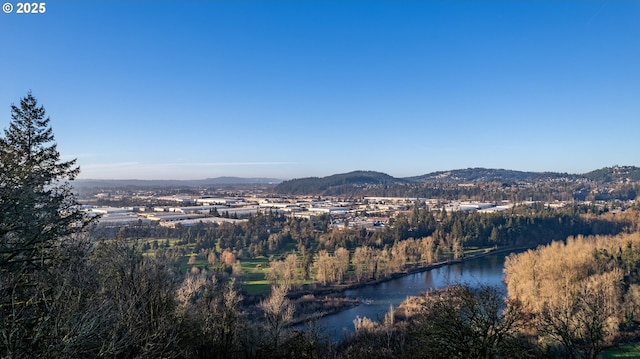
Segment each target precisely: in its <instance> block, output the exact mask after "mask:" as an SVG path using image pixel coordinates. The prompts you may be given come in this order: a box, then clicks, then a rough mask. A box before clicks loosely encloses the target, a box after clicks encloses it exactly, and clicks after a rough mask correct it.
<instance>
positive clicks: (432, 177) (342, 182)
mask: <svg viewBox="0 0 640 359" xmlns="http://www.w3.org/2000/svg"><path fill="white" fill-rule="evenodd" d="M558 179H567V180H570V181H575V180H580V179H583V180H586V181H593V182H598V183H613V182H640V167H636V166H617V165H616V166H612V167H604V168H600V169H597V170H593V171H590V172H587V173H584V174H569V173H561V172H527V171H516V170H505V169H492V168H466V169H457V170H450V171H437V172H431V173H427V174H424V175H420V176H413V177H405V178H398V177H393V176H390V175H388V174H386V173H383V172H377V171H352V172H348V173H341V174H334V175H330V176H326V177H305V178H297V179H291V180H285V181H283V180H281V179H276V178H242V177H217V178H207V179H201V180H135V179H130V180H102V179H78V180H75V181H74V186H75V187H78V188H96V187H97V188H117V187H131V186H133V187H169V186H174V187H202V186H214V185H251V184H262V185H276V186H275V192H276V193H280V194H309V195H317V194H329V195H333V194H344V193H349V192H350V191H352V190H353V189H358V188H365V187H367V186H379V185H406V184H412V183H414V184H419V183H453V184H455V183H473V182H496V181H502V182H535V181H544V180H558Z"/></svg>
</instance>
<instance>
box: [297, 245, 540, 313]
mask: <svg viewBox="0 0 640 359" xmlns="http://www.w3.org/2000/svg"><path fill="white" fill-rule="evenodd" d="M526 249H528V248H527V247H508V248H506V247H505V248H495V249H488V250H484V251H483V252H481V253H477V254H472V255H467V256H465V257H464V258H460V259H457V260H453V259H450V260H445V261H439V262H436V263H430V264H428V265H421V266H414V267H411V268H407V269H405V270H404V271H402V272H397V273H393V274H392V275H389V276H387V277H384V278H378V279H375V280H370V281H366V282H360V283H345V284H339V285H331V286H326V287H318V286H317V285H307V286H305V287H302V288H301V289H298V290H295V291H292V292H290V293H289V294H288V297H289V299H291V301H292V303H293V304H294V305H295V307H296V314H295V319H294V320H293V321H292V325H296V324H301V323H304V322H306V321H308V320H317V319H320V318H323V317H325V316H329V315H334V314H337V313H340V312H342V311H346V310H349V309H351V308H353V307H356V306H359V305H360V304H361V301H360V300H359V299H355V298H348V297H346V296H345V295H344V292H345V291H349V290H357V289H362V288H366V287H370V286H375V285H378V284H381V283H385V282H389V281H393V280H398V279H401V278H402V277H406V276H409V275H412V274H417V273H421V272H426V271H430V270H435V269H438V268H441V267H444V266H450V265H456V264H460V263H464V262H468V261H472V260H477V259H481V258H485V257H488V256H492V255H496V254H500V253H514V252H520V251H523V250H526ZM416 294H417V293H416Z"/></svg>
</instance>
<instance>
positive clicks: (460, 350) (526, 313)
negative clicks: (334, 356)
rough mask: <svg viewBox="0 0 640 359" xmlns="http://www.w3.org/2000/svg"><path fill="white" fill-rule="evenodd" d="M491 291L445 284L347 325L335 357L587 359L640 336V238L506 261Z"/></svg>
mask: <svg viewBox="0 0 640 359" xmlns="http://www.w3.org/2000/svg"><path fill="white" fill-rule="evenodd" d="M505 274H506V277H505V282H506V284H507V293H504V292H503V291H502V290H501V289H500V288H498V287H488V286H483V285H480V286H478V287H472V286H470V285H469V284H459V285H453V286H450V287H448V288H445V289H441V290H435V291H432V292H429V293H427V294H425V295H421V296H417V297H411V298H408V299H407V300H406V301H405V302H404V303H403V304H402V305H401V306H400V307H399V308H397V309H394V308H390V311H389V312H388V313H387V314H386V315H385V316H384V318H383V319H382V320H381V321H380V322H374V321H371V320H369V319H368V318H357V319H356V320H355V321H354V325H355V327H356V333H355V334H354V335H353V336H351V337H349V338H347V339H346V340H345V341H344V342H342V343H341V344H340V346H339V348H338V352H339V353H341V354H345V353H346V354H347V356H348V357H352V358H355V357H367V358H505V357H507V358H541V357H547V358H591V359H595V358H598V357H600V355H601V353H602V351H603V350H604V349H605V348H606V347H608V346H611V345H614V344H616V343H620V342H625V341H627V340H632V341H634V340H635V341H637V338H638V335H639V334H640V232H634V233H624V234H619V235H617V236H587V237H585V236H577V237H570V238H568V239H567V240H566V242H562V241H556V242H553V243H551V244H549V245H546V246H541V247H539V248H538V249H536V250H529V251H527V252H524V253H521V254H513V255H511V256H509V257H508V258H507V262H506V265H505Z"/></svg>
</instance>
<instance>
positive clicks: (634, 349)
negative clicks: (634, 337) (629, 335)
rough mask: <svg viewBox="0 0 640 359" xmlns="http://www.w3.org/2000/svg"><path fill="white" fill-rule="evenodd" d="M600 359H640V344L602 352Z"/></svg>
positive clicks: (626, 345)
mask: <svg viewBox="0 0 640 359" xmlns="http://www.w3.org/2000/svg"><path fill="white" fill-rule="evenodd" d="M601 356H602V358H605V359H609V358H640V343H634V344H625V345H622V346H620V347H617V348H611V349H607V350H605V351H604V352H602V355H601Z"/></svg>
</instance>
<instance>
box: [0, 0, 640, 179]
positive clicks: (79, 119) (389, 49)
mask: <svg viewBox="0 0 640 359" xmlns="http://www.w3.org/2000/svg"><path fill="white" fill-rule="evenodd" d="M11 2H12V3H13V4H14V6H15V5H16V2H14V1H11ZM0 34H2V38H3V42H4V43H3V46H2V53H1V54H2V55H1V56H0V68H1V69H4V70H3V71H2V72H1V73H0V127H1V128H6V127H7V126H8V123H9V119H10V105H11V104H12V103H17V102H18V101H19V99H20V98H21V97H22V96H24V95H25V94H26V93H27V92H28V91H29V90H31V91H32V92H33V94H34V96H36V98H38V100H39V102H40V103H41V104H42V105H44V106H45V108H46V110H47V112H48V115H49V116H50V117H51V124H52V127H53V130H54V133H55V136H56V141H57V142H58V146H59V150H60V151H61V153H62V155H63V157H64V158H65V159H69V158H77V160H78V163H79V164H80V166H81V170H82V173H81V176H80V178H105V179H106V178H122V179H124V178H138V179H200V178H207V177H218V176H242V177H275V178H283V179H287V178H295V177H306V176H326V175H331V174H334V173H341V172H348V171H352V170H376V171H381V172H386V173H388V174H390V175H393V176H398V177H404V176H414V175H420V174H424V173H428V172H432V171H439V170H449V169H458V168H467V167H490V168H507V169H516V170H527V171H560V172H570V173H582V172H586V171H590V170H593V169H597V168H601V167H604V166H611V165H615V164H619V165H640V160H639V157H638V156H639V154H640V141H639V140H638V134H640V2H637V1H613V2H599V1H585V2H579V1H567V2H557V1H532V2H521V1H495V2H482V1H473V2H471V1H469V2H461V1H434V2H431V1H317V2H315V1H304V2H295V1H259V2H252V1H211V2H204V1H157V2H153V1H128V2H125V1H47V2H46V13H44V14H28V15H26V14H16V13H15V10H14V12H13V13H11V14H5V13H0ZM2 109H4V110H2Z"/></svg>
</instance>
